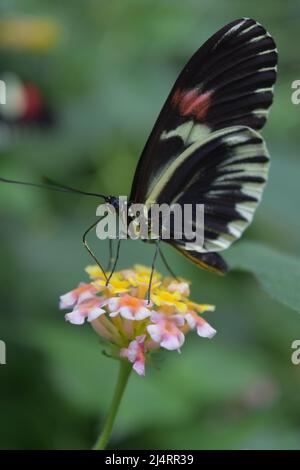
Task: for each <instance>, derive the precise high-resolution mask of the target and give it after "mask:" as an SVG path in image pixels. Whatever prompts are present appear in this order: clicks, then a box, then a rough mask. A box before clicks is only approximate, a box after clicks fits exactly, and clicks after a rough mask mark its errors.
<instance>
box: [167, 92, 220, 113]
mask: <svg viewBox="0 0 300 470" xmlns="http://www.w3.org/2000/svg"><path fill="white" fill-rule="evenodd" d="M211 95H212V92H211V91H206V92H205V93H199V91H198V90H197V89H193V90H188V91H185V90H176V91H175V93H174V96H173V98H172V104H173V105H174V106H175V107H178V109H179V112H180V114H181V115H182V116H195V118H196V119H197V120H198V121H202V120H203V119H204V118H205V116H206V114H207V111H208V109H209V107H210V102H211Z"/></svg>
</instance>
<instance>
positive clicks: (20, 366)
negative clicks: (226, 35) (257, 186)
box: [0, 0, 300, 449]
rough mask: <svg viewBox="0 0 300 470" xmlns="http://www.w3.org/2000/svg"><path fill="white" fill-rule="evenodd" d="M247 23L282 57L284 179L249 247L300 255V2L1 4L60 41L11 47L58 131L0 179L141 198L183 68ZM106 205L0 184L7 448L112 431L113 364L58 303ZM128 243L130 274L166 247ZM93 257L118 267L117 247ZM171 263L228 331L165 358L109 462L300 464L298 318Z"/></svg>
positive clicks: (12, 142) (20, 134) (6, 50)
mask: <svg viewBox="0 0 300 470" xmlns="http://www.w3.org/2000/svg"><path fill="white" fill-rule="evenodd" d="M241 16H249V17H253V18H254V19H256V20H258V21H259V22H261V23H263V25H264V26H265V27H266V28H267V29H268V30H269V31H270V33H271V34H272V35H273V36H274V38H275V40H276V42H277V44H278V50H279V77H278V82H277V86H276V91H275V102H274V105H273V108H272V112H271V115H270V118H269V121H268V124H267V126H266V129H265V130H264V136H265V138H266V140H267V143H268V147H269V150H270V153H271V156H272V168H271V174H270V179H269V183H268V186H267V189H266V192H265V196H264V199H263V204H262V205H261V207H260V208H259V210H258V213H257V216H256V218H255V221H254V223H253V224H252V226H251V228H250V229H249V230H248V231H247V233H246V235H245V237H244V239H245V240H258V241H260V242H263V243H265V244H267V245H269V246H271V247H273V248H276V249H277V250H279V251H283V252H286V253H289V254H291V255H292V256H295V255H299V252H300V238H299V230H300V221H299V202H300V201H299V155H298V147H299V113H300V107H297V106H295V105H292V103H291V99H290V96H291V82H292V81H293V80H296V79H300V67H299V51H298V48H297V45H298V44H299V41H300V29H299V24H300V3H299V1H296V0H289V1H286V2H282V1H270V0H265V1H264V2H262V1H260V0H255V1H254V0H251V1H250V0H247V1H242V0H240V1H234V0H227V1H226V2H220V1H217V0H205V1H203V0H186V1H185V2H182V1H179V0H173V1H167V0H160V1H156V0H152V1H150V0H144V1H142V2H141V1H139V0H123V1H121V0H118V1H117V0H113V1H111V2H107V1H99V0H98V1H96V0H77V1H72V2H67V1H58V0H51V1H50V0H48V1H47V0H38V1H37V0H35V1H34V0H31V1H30V0H22V1H21V0H14V1H10V2H7V1H4V0H2V1H1V3H0V22H1V21H4V22H5V21H7V20H8V19H11V18H19V19H20V18H24V17H25V18H31V19H32V18H42V19H43V20H46V22H49V25H50V29H51V28H52V29H51V31H52V33H51V34H50V36H49V37H48V36H47V37H45V38H44V41H42V43H43V44H42V45H39V46H37V45H35V44H34V41H33V44H31V46H30V44H29V46H28V45H27V46H26V47H25V43H26V41H25V42H24V37H23V38H22V34H21V33H20V38H19V39H18V38H17V39H16V42H17V43H18V44H17V45H16V44H15V45H9V44H7V41H6V42H5V38H3V36H1V31H0V58H1V59H0V67H1V72H2V71H6V70H10V71H13V72H15V73H17V74H18V75H19V76H21V77H22V78H23V79H24V80H28V81H32V82H35V83H36V84H37V85H38V86H39V87H40V88H41V90H42V91H43V94H44V97H45V100H47V102H49V104H50V106H51V107H52V109H53V111H54V114H55V117H56V122H55V125H54V126H53V127H52V128H50V129H49V130H44V131H40V130H38V129H31V130H30V129H23V130H18V131H17V130H14V131H13V132H12V133H11V138H6V139H2V143H0V172H1V173H0V174H1V175H2V176H6V177H8V178H18V179H22V180H28V181H39V180H40V177H41V175H48V176H49V177H52V178H53V179H57V180H58V181H62V182H64V183H66V184H70V185H73V186H75V187H78V188H82V189H85V190H90V191H98V192H102V193H104V194H116V195H120V194H128V192H129V190H130V185H131V180H132V177H133V172H134V169H135V166H136V163H137V160H138V157H139V155H140V153H141V150H142V148H143V145H144V143H145V140H146V138H147V136H148V134H149V132H150V130H151V128H152V125H153V124H154V121H155V119H156V117H157V115H158V112H159V110H160V108H161V106H162V104H163V102H164V100H165V98H166V96H167V94H168V92H169V90H170V87H171V85H172V84H173V82H174V80H175V78H176V76H177V74H178V73H179V71H180V69H181V68H182V66H183V65H184V64H185V62H186V61H187V60H188V58H189V57H190V56H191V54H192V53H193V52H194V51H195V50H196V49H197V48H198V47H199V46H200V45H201V44H202V43H203V42H204V41H205V40H206V39H207V38H208V37H209V36H210V35H211V34H213V33H214V32H215V31H216V30H217V29H219V28H220V27H221V26H223V24H225V23H227V22H229V21H231V20H233V19H235V18H238V17H241ZM32 34H33V35H34V30H33V32H32ZM37 34H38V35H39V34H41V36H43V28H42V32H40V33H37ZM1 41H2V42H1ZM0 135H2V134H0ZM95 208H96V205H95V201H94V200H93V199H89V198H82V197H80V196H77V195H76V196H74V195H64V194H59V193H51V192H47V191H44V192H43V191H38V190H35V189H30V188H22V187H13V186H6V185H2V186H0V210H1V230H0V240H1V243H0V263H1V271H0V289H1V317H0V339H2V340H4V341H5V342H6V345H7V364H6V365H2V366H0V416H1V418H0V419H1V426H0V448H2V449H85V448H90V447H91V445H92V443H93V441H94V439H95V437H96V434H97V433H98V431H99V429H100V427H101V423H102V422H103V419H104V416H105V412H106V410H107V407H108V404H109V401H110V398H111V394H112V391H113V387H114V382H115V379H116V374H117V369H116V367H117V365H116V364H115V363H114V361H111V360H109V359H107V358H105V357H104V356H103V355H102V353H101V351H102V349H101V345H100V344H99V340H98V338H97V336H96V335H95V333H94V332H93V331H92V330H91V328H90V327H89V325H85V326H84V327H81V328H79V327H77V326H74V325H70V324H67V323H65V322H64V318H63V313H62V312H59V311H58V298H59V295H61V294H62V293H65V292H67V291H68V290H70V289H71V288H73V287H74V286H75V285H77V283H78V282H79V280H85V274H84V272H83V269H84V267H85V266H86V265H87V264H89V263H90V258H89V256H88V255H87V253H86V252H85V250H84V248H83V247H82V244H81V236H82V233H83V232H84V230H85V229H86V228H87V227H88V225H89V224H91V223H92V222H93V220H94V219H95ZM125 243H126V245H125ZM125 243H124V245H123V252H122V253H121V260H120V267H129V266H130V265H132V264H133V263H135V262H139V263H145V264H149V263H150V261H151V259H152V256H153V247H151V246H148V245H146V244H143V243H142V242H129V241H128V242H125ZM92 244H93V247H94V249H95V251H96V253H97V255H98V256H99V258H100V259H106V257H107V245H106V242H99V241H98V240H97V239H96V238H94V239H93V242H92ZM232 250H234V248H232ZM165 253H166V255H168V258H169V260H170V262H171V264H172V266H173V268H174V270H175V271H176V272H177V273H180V275H182V276H185V277H187V278H189V279H191V280H192V282H193V285H192V294H193V297H194V298H195V299H196V300H197V301H201V302H207V303H213V304H216V306H217V308H216V312H215V313H213V314H210V315H211V316H210V317H209V320H210V323H211V324H212V325H213V326H214V327H215V328H216V329H217V330H218V334H217V336H216V337H215V339H214V340H213V341H211V342H209V341H207V340H200V339H199V338H198V337H197V336H196V335H193V334H191V335H190V336H189V337H188V338H187V341H186V344H185V346H184V347H183V349H182V354H181V355H178V354H176V353H174V352H173V353H167V352H166V354H165V355H164V360H163V361H162V362H161V365H160V367H159V369H151V368H150V367H148V370H147V374H146V377H145V378H140V377H137V376H133V377H132V378H131V380H130V384H129V387H128V390H127V393H126V396H125V398H124V401H123V403H122V407H121V411H120V414H119V417H118V421H117V425H116V426H115V431H114V435H113V439H112V441H111V447H112V448H118V449H127V448H129V449H138V448H140V449H151V448H156V449H176V448H178V449H245V448H247V449H266V448H267V449H300V400H299V386H300V365H299V366H295V365H293V364H292V363H291V353H292V350H291V343H292V341H293V340H295V339H300V328H299V325H300V324H299V317H298V315H297V313H295V312H293V311H292V310H290V309H288V308H287V307H284V306H282V305H281V304H279V303H277V302H275V301H274V300H272V299H271V298H269V297H268V296H267V294H266V293H265V292H264V291H263V290H262V289H261V288H260V286H259V285H258V283H257V282H256V281H255V280H254V278H253V277H252V276H251V275H249V274H243V273H241V272H236V271H233V272H232V273H230V274H229V275H228V276H226V277H225V278H219V277H218V276H215V275H212V274H209V273H206V272H202V271H200V270H198V269H197V268H196V267H194V266H193V265H191V264H190V263H189V262H187V261H185V260H184V259H183V258H182V257H180V255H177V254H176V253H175V252H174V253H173V252H172V251H170V250H168V248H165ZM227 259H228V261H229V262H230V252H229V253H228V258H227ZM158 268H159V269H161V270H162V272H164V270H163V267H162V266H161V265H159V266H158Z"/></svg>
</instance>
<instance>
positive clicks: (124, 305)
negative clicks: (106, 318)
mask: <svg viewBox="0 0 300 470" xmlns="http://www.w3.org/2000/svg"><path fill="white" fill-rule="evenodd" d="M146 305H147V300H143V299H138V298H137V297H132V296H131V295H128V294H125V295H122V296H120V297H111V298H110V299H109V301H108V308H109V310H110V311H111V313H110V317H116V316H117V315H118V314H120V315H121V316H122V317H123V318H126V319H127V320H144V319H145V318H147V317H150V315H151V311H150V310H149V309H148V308H147V307H146Z"/></svg>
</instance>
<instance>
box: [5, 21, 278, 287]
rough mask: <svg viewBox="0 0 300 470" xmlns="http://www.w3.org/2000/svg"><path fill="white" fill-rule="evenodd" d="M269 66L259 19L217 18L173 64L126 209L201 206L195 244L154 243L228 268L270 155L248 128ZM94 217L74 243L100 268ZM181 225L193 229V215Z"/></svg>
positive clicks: (264, 108) (257, 125)
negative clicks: (180, 62) (200, 232)
mask: <svg viewBox="0 0 300 470" xmlns="http://www.w3.org/2000/svg"><path fill="white" fill-rule="evenodd" d="M276 66H277V50H276V45H275V43H274V40H273V39H272V37H271V36H270V34H269V33H268V32H267V31H266V30H265V28H264V27H263V26H262V25H261V24H259V23H258V22H256V21H254V20H252V19H249V18H242V19H237V20H235V21H232V22H231V23H229V24H227V25H225V26H224V27H223V28H221V29H220V30H219V31H217V32H216V33H215V34H214V35H213V36H212V37H211V38H210V39H208V40H207V41H206V42H205V43H204V44H203V45H202V46H201V47H200V48H199V49H198V50H197V51H196V53H195V54H194V55H193V56H192V58H191V59H190V60H189V61H188V63H187V64H186V65H185V67H184V68H183V70H182V72H181V73H180V75H179V77H178V78H177V80H176V82H175V84H174V86H173V88H172V90H171V92H170V94H169V96H168V98H167V100H166V102H165V104H164V106H163V108H162V110H161V112H160V114H159V117H158V119H157V121H156V123H155V125H154V128H153V130H152V132H151V134H150V136H149V138H148V140H147V142H146V145H145V147H144V150H143V152H142V154H141V157H140V159H139V162H138V165H137V168H136V171H135V175H134V178H133V183H132V188H131V194H130V197H129V206H128V210H129V209H130V205H132V204H143V205H144V206H145V207H146V208H147V209H148V208H150V207H151V205H152V204H153V203H157V204H168V205H169V206H171V205H172V204H174V203H176V204H179V205H180V206H182V207H183V206H184V205H185V204H203V205H204V240H203V243H201V244H199V245H197V244H195V243H191V242H190V240H188V239H187V238H185V237H184V236H183V237H182V238H177V237H176V238H175V237H172V236H171V237H170V239H169V240H164V241H165V242H166V243H168V244H169V245H171V246H172V247H174V248H175V249H176V250H178V251H179V252H180V253H181V254H183V255H184V256H185V257H187V258H188V259H189V260H191V261H192V262H194V263H195V264H196V265H198V266H200V267H201V268H204V269H207V270H210V271H214V272H217V273H226V272H227V271H228V266H227V264H226V262H225V261H224V259H223V258H222V257H221V255H220V254H219V252H220V251H223V250H225V249H227V248H228V247H230V245H231V244H232V243H233V242H234V241H236V240H237V239H239V238H240V237H241V235H242V234H243V232H244V231H245V229H246V228H247V227H248V226H249V224H250V223H251V221H252V219H253V216H254V212H255V210H256V208H257V206H258V204H259V203H260V201H261V198H262V193H263V189H264V187H265V184H266V181H267V177H268V170H269V162H270V158H269V154H268V151H267V149H266V146H265V143H264V140H263V138H262V137H261V135H260V134H259V133H258V131H259V130H260V129H262V127H263V126H264V124H265V122H266V119H267V115H268V110H269V107H270V106H271V104H272V100H273V88H274V84H275V81H276ZM0 181H2V182H11V183H20V182H17V181H12V180H7V179H4V178H0ZM47 183H48V184H47V186H44V187H47V188H53V189H57V190H62V191H71V192H75V193H76V192H77V193H80V194H87V195H92V196H97V197H99V196H100V197H102V198H103V199H104V200H105V202H106V203H110V204H112V205H113V206H114V207H115V208H116V209H117V210H119V209H120V208H119V202H118V198H117V197H114V196H103V195H100V194H94V193H86V192H84V191H79V190H75V189H73V188H70V187H67V186H62V185H59V184H57V183H54V182H52V181H51V180H48V181H47ZM21 184H29V185H32V184H31V183H21ZM33 186H41V185H34V184H33ZM97 222H98V221H97ZM97 222H95V223H94V224H93V225H91V226H90V227H89V228H88V229H87V230H86V231H85V233H84V235H83V242H84V245H85V246H86V248H87V249H88V251H89V253H90V254H91V256H92V257H93V258H94V260H95V261H96V262H97V263H98V264H99V266H100V268H101V269H102V266H101V264H100V263H99V262H98V260H97V258H96V257H95V256H94V254H93V252H92V251H91V249H90V248H89V246H88V244H87V242H86V236H87V234H88V233H89V231H90V230H91V229H93V228H95V226H96V223H97ZM191 224H192V225H193V226H194V227H195V229H197V220H196V218H195V219H194V216H193V215H192V220H191ZM119 243H120V241H119ZM119 243H118V247H117V255H116V257H115V259H114V265H113V268H112V270H111V273H110V276H111V275H112V273H113V271H114V268H115V266H116V262H117V259H118V254H119V246H120V245H119ZM158 246H159V245H158V243H157V247H158ZM159 251H160V250H159ZM160 253H161V252H160ZM156 254H157V251H156ZM156 254H155V257H154V260H153V263H152V272H151V278H150V284H149V286H151V279H152V274H153V269H154V262H155V258H156ZM161 255H162V256H163V254H162V253H161ZM163 260H164V261H165V258H164V257H163ZM165 264H166V261H165ZM102 271H103V273H104V275H105V272H104V270H103V269H102ZM110 276H109V278H108V280H109V279H110ZM149 290H150V287H149Z"/></svg>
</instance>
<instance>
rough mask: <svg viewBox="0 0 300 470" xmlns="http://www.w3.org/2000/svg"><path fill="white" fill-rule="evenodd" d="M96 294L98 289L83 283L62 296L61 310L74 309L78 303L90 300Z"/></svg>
mask: <svg viewBox="0 0 300 470" xmlns="http://www.w3.org/2000/svg"><path fill="white" fill-rule="evenodd" d="M95 293H96V288H95V287H94V286H92V285H91V284H86V283H84V282H81V283H80V284H79V286H78V287H77V288H76V289H73V290H71V291H70V292H67V293H66V294H64V295H61V296H60V302H59V308H60V309H61V310H62V309H65V308H70V307H73V306H74V305H75V304H76V302H77V301H79V300H84V299H86V298H90V297H92V296H93V294H95Z"/></svg>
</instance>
